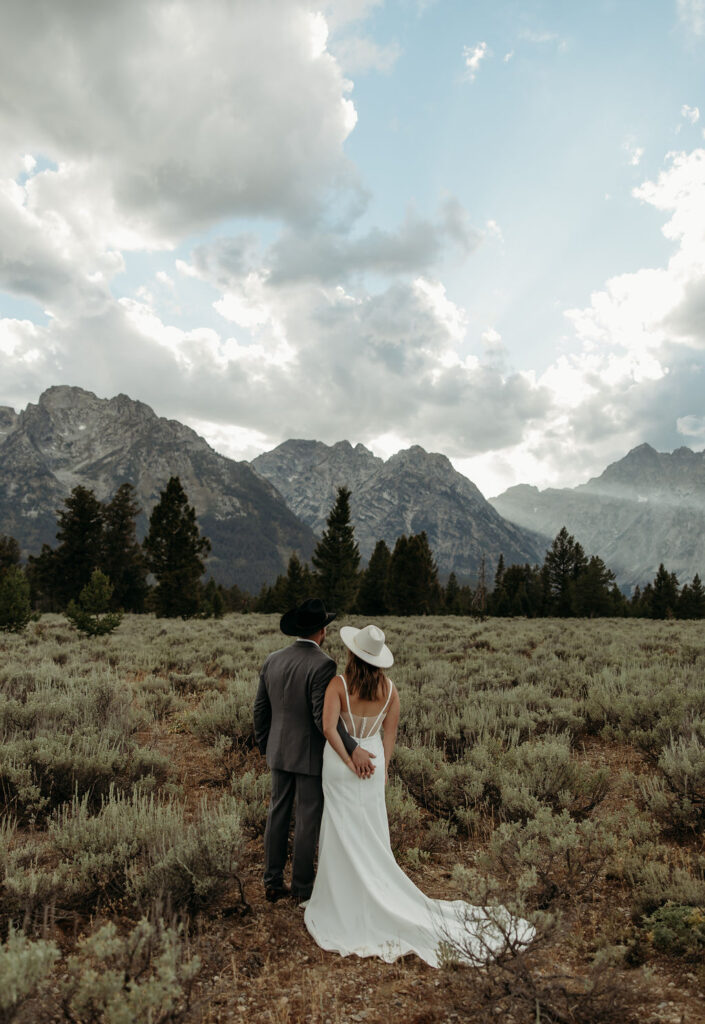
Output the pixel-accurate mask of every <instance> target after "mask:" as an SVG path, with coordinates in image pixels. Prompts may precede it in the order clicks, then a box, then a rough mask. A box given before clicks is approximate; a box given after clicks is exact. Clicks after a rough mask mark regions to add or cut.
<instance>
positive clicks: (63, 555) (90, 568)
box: [40, 485, 103, 608]
mask: <svg viewBox="0 0 705 1024" xmlns="http://www.w3.org/2000/svg"><path fill="white" fill-rule="evenodd" d="M57 516H58V518H57V530H56V539H57V540H58V541H59V544H58V546H57V547H56V548H55V549H54V553H53V554H54V557H53V565H50V564H48V565H47V570H48V573H47V575H48V576H49V578H50V580H51V582H50V586H51V587H52V590H53V593H54V595H55V597H56V599H57V600H58V603H59V606H60V607H62V608H64V607H66V605H67V604H68V603H69V601H72V600H76V599H77V598H78V596H79V594H80V593H81V591H82V590H83V588H84V587H85V586H86V585H87V584H88V583H89V582H90V578H91V576H92V574H93V572H94V570H95V569H98V568H100V565H101V558H102V546H103V506H102V505H101V503H100V502H99V501H98V499H97V498H96V496H95V494H94V493H93V491H91V490H89V489H88V488H87V487H81V486H80V485H79V486H78V487H74V489H73V490H72V491H71V494H70V495H69V496H68V498H67V499H66V501H65V502H64V508H63V509H59V510H58V512H57ZM43 553H44V552H43ZM40 557H41V556H40ZM48 562H49V563H52V560H51V559H48ZM52 568H53V573H52V571H51V570H52ZM52 576H53V580H52V579H51V577H52Z"/></svg>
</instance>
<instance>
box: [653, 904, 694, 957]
mask: <svg viewBox="0 0 705 1024" xmlns="http://www.w3.org/2000/svg"><path fill="white" fill-rule="evenodd" d="M644 928H646V930H647V936H648V938H649V939H650V940H651V942H653V944H654V946H655V948H656V949H658V950H660V951H661V952H662V953H668V954H670V955H671V956H684V957H687V958H689V959H695V958H698V959H699V958H701V957H702V955H703V953H704V952H705V911H703V908H702V907H683V906H680V905H679V904H677V903H666V904H665V905H664V906H662V907H659V908H658V910H655V911H654V912H653V914H650V915H649V916H648V917H645V918H644Z"/></svg>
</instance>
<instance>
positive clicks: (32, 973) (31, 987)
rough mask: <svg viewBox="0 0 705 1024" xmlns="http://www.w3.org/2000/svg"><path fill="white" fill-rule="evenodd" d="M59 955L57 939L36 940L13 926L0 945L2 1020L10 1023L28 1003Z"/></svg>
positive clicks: (0, 1014)
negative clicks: (55, 941)
mask: <svg viewBox="0 0 705 1024" xmlns="http://www.w3.org/2000/svg"><path fill="white" fill-rule="evenodd" d="M58 958H59V949H58V947H57V945H56V944H55V943H54V942H46V941H44V940H42V939H40V940H39V941H37V942H33V941H32V940H31V939H29V938H27V936H26V935H23V934H22V933H21V932H18V931H15V929H14V928H12V927H11V928H10V931H9V934H8V936H7V941H6V942H3V943H2V945H0V1024H10V1021H12V1020H14V1018H15V1016H16V1015H17V1013H18V1012H19V1010H20V1009H21V1007H22V1005H23V1003H25V1002H26V1001H27V1000H28V999H29V998H31V996H32V995H34V993H35V992H36V990H37V988H38V986H39V985H40V984H41V983H42V982H43V981H44V980H45V979H46V978H47V977H48V975H49V974H50V973H51V970H52V968H53V966H54V964H55V963H56V961H57V960H58Z"/></svg>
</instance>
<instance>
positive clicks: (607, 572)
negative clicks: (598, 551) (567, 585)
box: [573, 555, 616, 618]
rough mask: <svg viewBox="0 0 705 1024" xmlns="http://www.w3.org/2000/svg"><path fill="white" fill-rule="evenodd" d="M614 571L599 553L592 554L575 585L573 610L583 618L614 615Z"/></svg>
mask: <svg viewBox="0 0 705 1024" xmlns="http://www.w3.org/2000/svg"><path fill="white" fill-rule="evenodd" d="M614 579H615V577H614V573H613V572H612V570H611V569H608V568H607V566H606V565H605V563H604V562H603V561H602V559H601V558H600V557H599V556H598V555H592V556H591V558H590V561H589V562H588V564H587V565H586V566H585V568H584V570H583V571H582V572H581V573H579V575H578V577H577V579H576V580H575V581H574V585H573V611H574V613H575V614H576V615H579V616H581V617H583V618H595V617H599V616H605V615H613V614H614V613H615V611H616V609H615V602H614V595H613V593H612V585H613V583H614Z"/></svg>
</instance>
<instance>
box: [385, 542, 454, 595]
mask: <svg viewBox="0 0 705 1024" xmlns="http://www.w3.org/2000/svg"><path fill="white" fill-rule="evenodd" d="M441 600H442V594H441V588H440V584H439V583H438V569H437V568H436V563H435V562H434V560H433V554H432V552H431V549H430V547H429V544H428V537H427V536H426V532H425V531H422V532H421V533H416V534H413V535H412V536H411V537H408V538H407V537H406V536H401V537H399V538H398V539H397V542H396V544H395V545H394V551H393V552H392V557H391V560H390V563H389V573H388V576H387V587H386V601H387V607H388V608H389V611H390V612H391V614H392V615H431V614H433V613H434V612H437V611H439V609H440V607H441Z"/></svg>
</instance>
